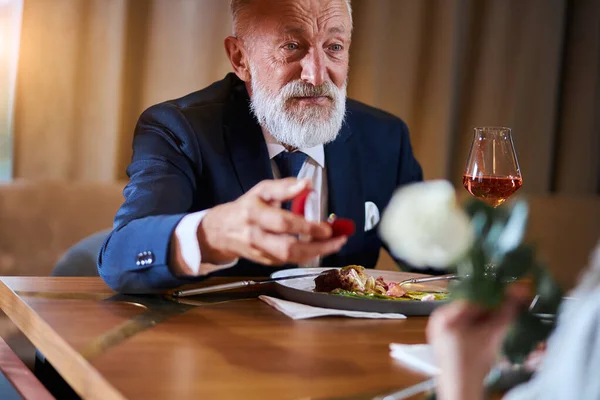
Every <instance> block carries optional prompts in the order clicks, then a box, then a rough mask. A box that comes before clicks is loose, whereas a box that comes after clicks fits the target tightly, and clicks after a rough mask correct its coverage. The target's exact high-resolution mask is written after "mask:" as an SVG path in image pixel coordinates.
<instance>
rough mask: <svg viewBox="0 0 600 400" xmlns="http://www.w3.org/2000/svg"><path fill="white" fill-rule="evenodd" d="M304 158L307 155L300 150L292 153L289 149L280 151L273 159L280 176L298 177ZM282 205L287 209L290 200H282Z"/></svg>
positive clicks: (289, 205)
mask: <svg viewBox="0 0 600 400" xmlns="http://www.w3.org/2000/svg"><path fill="white" fill-rule="evenodd" d="M306 158H307V155H306V154H304V153H303V152H301V151H294V152H292V153H290V152H289V151H282V152H281V153H279V154H277V155H276V156H275V157H274V158H273V159H274V160H275V164H277V168H279V176H280V178H290V177H292V178H296V177H298V173H299V172H300V169H301V168H302V165H304V161H306ZM282 207H283V208H284V209H286V210H289V209H290V207H291V202H289V201H286V202H284V203H283V204H282Z"/></svg>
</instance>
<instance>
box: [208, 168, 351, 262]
mask: <svg viewBox="0 0 600 400" xmlns="http://www.w3.org/2000/svg"><path fill="white" fill-rule="evenodd" d="M307 188H310V182H309V181H305V180H297V179H295V178H287V179H278V180H269V181H263V182H260V183H259V184H258V185H256V186H255V187H254V188H252V190H250V191H249V192H248V193H246V194H245V195H243V196H242V197H240V198H239V199H237V200H236V201H233V202H231V203H226V204H222V205H219V206H216V207H214V208H212V209H210V211H208V212H207V214H206V215H205V216H204V219H203V220H202V222H201V223H200V226H199V227H198V241H199V243H200V249H201V253H202V262H208V263H215V264H218V263H224V262H227V261H230V260H232V259H235V258H237V257H243V258H246V259H248V260H252V261H255V262H257V263H260V264H264V265H284V264H300V263H303V262H306V261H309V260H311V259H313V258H315V257H317V256H325V255H328V254H332V253H335V252H337V251H339V250H340V249H341V248H342V246H343V245H344V244H345V243H346V241H347V237H346V236H341V237H337V238H332V230H331V227H330V226H329V224H327V223H326V222H311V221H307V220H306V219H304V217H302V216H299V215H295V214H293V213H291V212H289V211H287V210H283V209H281V203H282V202H284V201H288V200H291V199H293V198H294V197H295V196H297V195H298V194H300V193H301V192H302V191H303V190H305V189H307ZM299 235H300V236H301V237H302V240H300V239H298V236H299ZM305 239H306V240H305Z"/></svg>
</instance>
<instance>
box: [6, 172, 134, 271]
mask: <svg viewBox="0 0 600 400" xmlns="http://www.w3.org/2000/svg"><path fill="white" fill-rule="evenodd" d="M123 187H124V183H78V182H49V181H15V182H11V183H7V184H1V185H0V274H1V275H36V276H46V275H49V274H50V272H51V271H52V268H53V267H54V265H55V263H56V261H57V260H58V259H59V258H60V256H61V255H62V254H63V253H64V252H65V251H66V250H67V249H68V248H69V247H71V246H72V245H73V244H75V243H77V242H78V241H79V240H81V239H83V238H85V237H86V236H89V235H91V234H93V233H95V232H97V231H100V230H102V229H106V228H110V227H111V226H112V221H113V218H114V216H115V213H116V211H117V209H118V208H119V206H120V205H121V203H122V202H123V196H122V191H123Z"/></svg>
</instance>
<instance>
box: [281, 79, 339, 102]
mask: <svg viewBox="0 0 600 400" xmlns="http://www.w3.org/2000/svg"><path fill="white" fill-rule="evenodd" d="M337 89H338V88H337V87H336V86H335V85H334V84H333V83H332V82H331V81H325V82H324V83H323V84H321V85H318V86H315V85H311V84H310V83H306V82H303V81H293V82H290V83H288V84H287V85H285V86H284V87H283V89H282V90H281V96H282V97H283V98H284V99H286V100H288V99H291V98H294V97H329V98H335V97H336V94H337Z"/></svg>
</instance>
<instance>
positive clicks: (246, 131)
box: [224, 85, 273, 193]
mask: <svg viewBox="0 0 600 400" xmlns="http://www.w3.org/2000/svg"><path fill="white" fill-rule="evenodd" d="M249 101H250V100H249V97H248V94H247V92H246V89H245V88H244V87H243V85H241V87H240V86H238V87H236V88H234V89H233V95H232V101H231V103H230V107H229V108H228V111H227V112H226V114H225V117H224V118H225V121H224V126H225V141H226V144H227V146H228V148H229V153H230V155H231V162H232V163H233V166H234V168H235V172H236V174H237V178H238V180H239V182H240V185H241V186H242V190H243V192H244V193H245V192H247V191H249V190H250V189H252V187H254V186H255V185H256V184H257V183H258V182H260V181H262V180H265V179H273V170H272V169H271V161H270V159H269V152H268V150H267V144H266V143H265V139H264V136H263V134H262V131H261V129H260V126H259V125H258V123H257V122H256V119H255V118H254V116H253V115H252V114H251V112H250V105H249Z"/></svg>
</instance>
